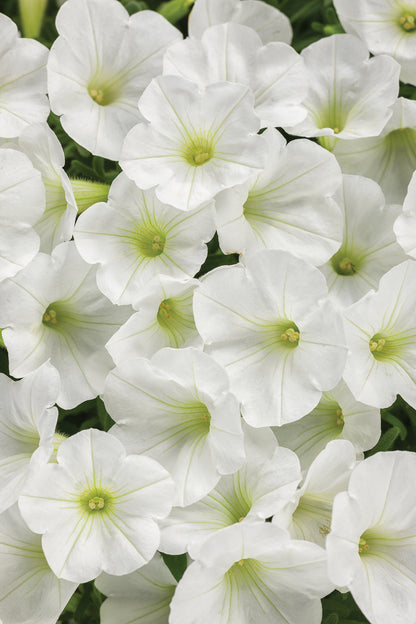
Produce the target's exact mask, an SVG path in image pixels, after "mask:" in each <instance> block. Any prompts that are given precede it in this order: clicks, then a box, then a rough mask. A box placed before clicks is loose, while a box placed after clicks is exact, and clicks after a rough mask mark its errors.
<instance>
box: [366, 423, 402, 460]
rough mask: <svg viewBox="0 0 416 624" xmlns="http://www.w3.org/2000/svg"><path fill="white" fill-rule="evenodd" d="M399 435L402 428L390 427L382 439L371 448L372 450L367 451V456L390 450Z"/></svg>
mask: <svg viewBox="0 0 416 624" xmlns="http://www.w3.org/2000/svg"><path fill="white" fill-rule="evenodd" d="M399 435H400V429H399V428H398V427H391V428H390V429H387V431H385V432H384V433H383V435H382V436H381V438H380V440H379V441H378V442H377V444H376V445H375V446H374V447H373V448H372V449H371V451H369V452H368V453H366V457H370V456H371V455H374V454H375V453H380V452H383V451H389V450H390V449H391V447H392V446H393V444H394V442H395V441H396V440H397V438H398V437H399Z"/></svg>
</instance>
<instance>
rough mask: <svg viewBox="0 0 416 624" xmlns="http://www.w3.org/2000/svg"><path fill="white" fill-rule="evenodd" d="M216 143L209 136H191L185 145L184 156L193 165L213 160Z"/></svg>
mask: <svg viewBox="0 0 416 624" xmlns="http://www.w3.org/2000/svg"><path fill="white" fill-rule="evenodd" d="M214 148H215V144H214V142H213V141H212V139H210V138H209V137H207V136H196V137H192V138H189V139H188V140H187V142H186V143H185V144H184V146H183V157H184V158H185V160H186V161H187V162H188V163H189V164H190V165H192V166H193V167H199V166H201V165H203V164H204V163H206V162H208V161H209V160H211V158H212V157H213V155H214Z"/></svg>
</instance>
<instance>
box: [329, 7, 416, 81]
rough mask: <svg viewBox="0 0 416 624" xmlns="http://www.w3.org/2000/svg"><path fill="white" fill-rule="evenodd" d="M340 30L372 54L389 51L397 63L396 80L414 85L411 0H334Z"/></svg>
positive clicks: (415, 26)
mask: <svg viewBox="0 0 416 624" xmlns="http://www.w3.org/2000/svg"><path fill="white" fill-rule="evenodd" d="M334 6H335V9H336V11H337V13H338V17H339V20H340V22H341V24H342V25H343V27H344V29H345V30H346V31H347V32H349V33H352V34H354V35H357V36H358V37H360V38H361V39H362V40H363V41H364V42H365V44H366V45H367V47H368V49H369V50H370V52H372V53H373V54H389V55H390V56H392V57H393V58H394V59H396V61H398V62H399V63H400V65H401V73H400V80H402V81H403V82H410V83H411V84H412V85H415V84H416V67H415V64H416V48H415V44H416V2H415V0H334Z"/></svg>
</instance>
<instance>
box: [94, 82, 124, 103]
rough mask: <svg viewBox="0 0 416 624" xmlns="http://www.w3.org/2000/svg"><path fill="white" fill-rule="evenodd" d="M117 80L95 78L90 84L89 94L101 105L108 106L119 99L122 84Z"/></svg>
mask: <svg viewBox="0 0 416 624" xmlns="http://www.w3.org/2000/svg"><path fill="white" fill-rule="evenodd" d="M118 82H119V81H118V80H117V81H114V80H113V81H108V80H107V81H105V80H102V79H100V78H93V79H92V80H91V82H90V84H89V85H88V94H89V96H90V98H91V99H92V100H94V102H96V103H97V104H99V105H100V106H108V105H109V104H112V103H113V102H115V101H116V100H117V98H118V97H119V94H120V85H119V84H118Z"/></svg>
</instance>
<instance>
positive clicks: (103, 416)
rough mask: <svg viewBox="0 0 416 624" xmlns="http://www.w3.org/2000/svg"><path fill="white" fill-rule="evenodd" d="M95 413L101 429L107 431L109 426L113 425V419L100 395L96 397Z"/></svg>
mask: <svg viewBox="0 0 416 624" xmlns="http://www.w3.org/2000/svg"><path fill="white" fill-rule="evenodd" d="M97 415H98V421H99V423H100V425H101V429H102V430H103V431H108V430H109V429H110V427H112V426H113V425H114V420H113V419H112V418H111V416H110V415H109V413H108V412H107V410H106V409H105V405H104V403H103V401H102V400H101V399H100V397H97Z"/></svg>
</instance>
